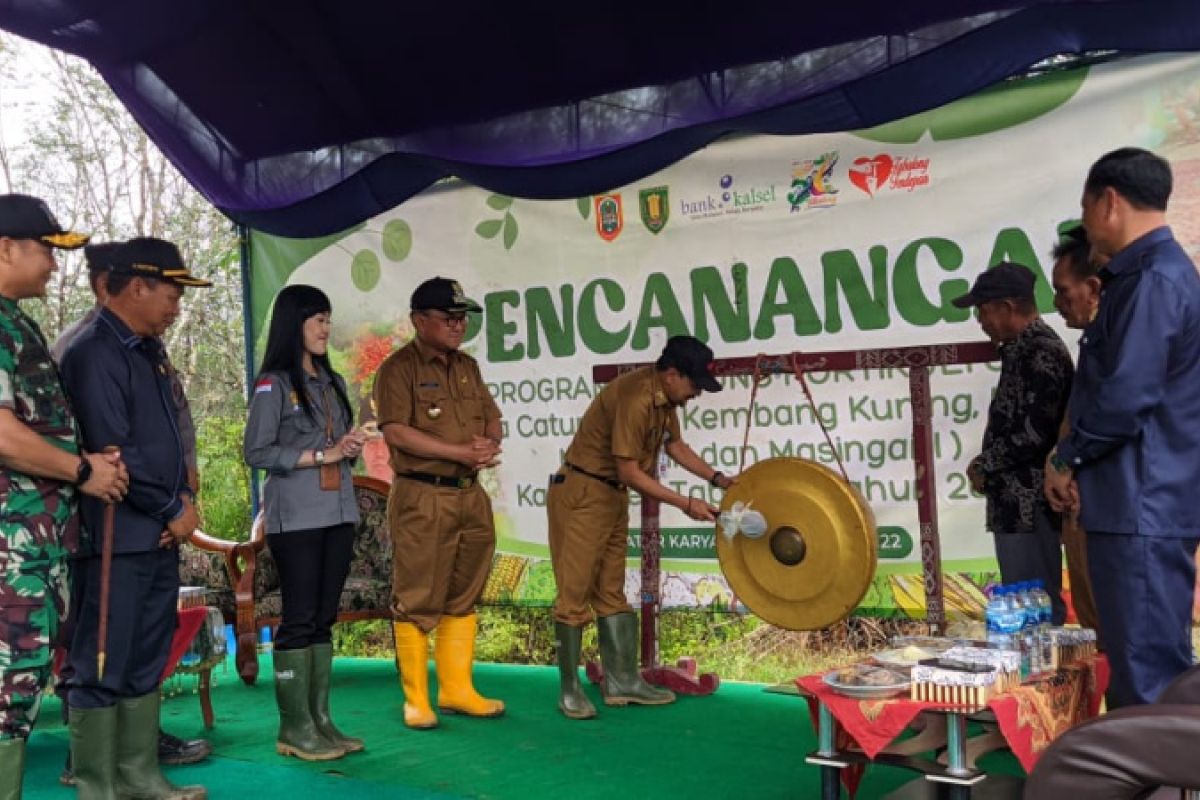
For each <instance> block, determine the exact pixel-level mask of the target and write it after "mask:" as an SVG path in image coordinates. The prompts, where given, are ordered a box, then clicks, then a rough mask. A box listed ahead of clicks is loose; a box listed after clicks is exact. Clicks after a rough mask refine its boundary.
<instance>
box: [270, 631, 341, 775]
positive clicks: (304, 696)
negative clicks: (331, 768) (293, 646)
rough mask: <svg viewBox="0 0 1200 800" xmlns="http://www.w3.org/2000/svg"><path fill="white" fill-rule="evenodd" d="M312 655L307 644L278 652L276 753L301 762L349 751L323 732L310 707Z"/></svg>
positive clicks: (329, 758) (276, 671)
mask: <svg viewBox="0 0 1200 800" xmlns="http://www.w3.org/2000/svg"><path fill="white" fill-rule="evenodd" d="M311 656H312V654H311V653H310V648H308V647H305V648H303V649H302V650H276V651H275V702H276V704H277V705H278V706H279V735H278V736H277V737H275V752H277V753H279V755H281V756H295V757H296V758H299V759H301V760H302V761H330V760H332V759H335V758H341V757H342V756H344V755H346V751H345V750H344V749H343V748H342V747H339V746H338V745H336V744H334V743H333V742H332V741H330V740H329V739H326V738H325V737H324V736H322V735H321V731H320V730H318V729H317V723H316V722H315V721H314V720H313V715H312V711H310V710H309V694H310V692H311V688H310V687H311V685H312V683H311V682H312V661H311Z"/></svg>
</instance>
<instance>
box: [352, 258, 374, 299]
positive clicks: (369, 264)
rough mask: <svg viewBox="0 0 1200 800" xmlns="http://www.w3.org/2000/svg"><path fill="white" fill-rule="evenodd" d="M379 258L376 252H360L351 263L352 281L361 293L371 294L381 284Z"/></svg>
mask: <svg viewBox="0 0 1200 800" xmlns="http://www.w3.org/2000/svg"><path fill="white" fill-rule="evenodd" d="M379 273H380V270H379V256H377V255H375V251H374V250H359V251H358V252H357V253H355V254H354V260H353V261H351V262H350V280H351V281H353V282H354V286H355V287H356V288H357V289H358V290H359V291H360V292H369V291H371V290H372V289H374V288H375V284H377V283H379Z"/></svg>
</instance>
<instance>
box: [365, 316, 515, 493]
mask: <svg viewBox="0 0 1200 800" xmlns="http://www.w3.org/2000/svg"><path fill="white" fill-rule="evenodd" d="M374 397H375V413H376V416H377V418H378V421H379V427H380V428H383V426H385V425H388V424H389V423H393V422H398V423H400V424H402V425H408V426H410V427H413V428H416V429H417V430H419V431H421V432H422V433H425V434H428V435H429V436H432V437H434V438H436V439H441V440H442V441H444V442H449V443H451V444H464V443H467V442H470V441H471V439H472V437H474V436H483V435H484V431H485V430H486V429H487V425H488V423H490V422H492V421H494V420H498V419H500V408H499V406H497V405H496V401H495V400H494V399H493V398H492V393H491V392H490V391H489V390H488V387H487V384H485V383H484V382H483V375H482V374H480V372H479V365H478V364H477V363H476V361H475V359H473V358H471V356H469V355H467V354H466V353H460V352H453V353H449V354H446V355H442V354H441V353H437V352H435V351H434V350H432V349H430V348H429V347H426V346H425V345H423V344H421V342H420V341H419V340H417V339H413V340H412V341H411V342H409V343H408V344H406V345H405V346H404V347H402V348H400V349H399V350H397V351H396V352H395V353H392V354H391V355H390V356H388V357H387V360H385V361H384V362H383V364H381V365H380V367H379V372H378V373H377V374H376V376H375V391H374ZM388 450H389V453H390V455H391V464H392V470H393V471H395V473H396V474H397V475H404V474H406V473H410V472H424V473H427V474H430V475H440V476H442V477H446V478H461V477H465V476H467V475H470V474H471V470H469V469H468V468H467V467H465V466H463V465H462V464H458V463H455V462H453V461H442V460H440V459H429V458H422V457H420V456H415V455H413V454H411V453H407V452H405V451H403V450H400V449H399V448H396V447H389V448H388Z"/></svg>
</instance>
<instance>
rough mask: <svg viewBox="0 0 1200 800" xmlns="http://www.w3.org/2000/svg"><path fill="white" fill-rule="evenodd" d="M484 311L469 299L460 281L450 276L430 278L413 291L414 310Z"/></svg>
mask: <svg viewBox="0 0 1200 800" xmlns="http://www.w3.org/2000/svg"><path fill="white" fill-rule="evenodd" d="M429 309H436V310H438V311H470V312H472V313H478V312H480V311H482V310H483V309H481V308H480V307H479V304H477V303H475V302H473V301H471V300H469V299H467V296H466V295H465V294H463V290H462V286H460V285H459V283H458V281H452V280H450V279H449V278H430V279H429V280H427V281H425V282H424V283H422V284H421V285H420V286H418V287H417V288H416V290H414V291H413V293H412V310H413V311H427V310H429Z"/></svg>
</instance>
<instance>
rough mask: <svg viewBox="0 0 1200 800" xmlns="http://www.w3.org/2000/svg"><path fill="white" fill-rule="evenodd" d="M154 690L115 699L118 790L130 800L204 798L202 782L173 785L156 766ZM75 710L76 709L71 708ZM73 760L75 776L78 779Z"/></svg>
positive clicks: (156, 703)
mask: <svg viewBox="0 0 1200 800" xmlns="http://www.w3.org/2000/svg"><path fill="white" fill-rule="evenodd" d="M161 703H162V698H161V696H160V695H159V693H158V691H157V690H155V691H153V692H150V694H144V695H142V696H141V697H129V698H125V699H123V700H120V701H118V702H117V794H118V795H119V796H120V797H121V798H130V799H131V800H206V798H207V797H208V790H207V789H205V788H204V787H203V786H176V785H174V784H173V783H171V782H170V781H168V780H167V779H166V778H165V777H164V776H163V774H162V770H161V769H159V766H158V711H159V706H160V705H161ZM71 713H72V714H74V713H75V709H74V708H72V709H71ZM79 766H80V765H79V762H78V760H77V761H76V762H75V780H76V781H79V780H81V776H80V774H79Z"/></svg>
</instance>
